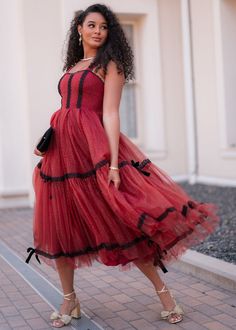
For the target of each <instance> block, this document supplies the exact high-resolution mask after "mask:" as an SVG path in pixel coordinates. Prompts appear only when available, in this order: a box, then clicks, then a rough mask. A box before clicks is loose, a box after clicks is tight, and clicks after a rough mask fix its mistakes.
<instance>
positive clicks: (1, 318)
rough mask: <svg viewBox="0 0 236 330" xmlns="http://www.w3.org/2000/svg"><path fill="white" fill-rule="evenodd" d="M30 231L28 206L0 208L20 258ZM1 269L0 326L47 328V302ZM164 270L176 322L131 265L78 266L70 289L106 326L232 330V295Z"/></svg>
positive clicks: (1, 223)
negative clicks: (181, 314) (179, 315)
mask: <svg viewBox="0 0 236 330" xmlns="http://www.w3.org/2000/svg"><path fill="white" fill-rule="evenodd" d="M31 230H32V210H31V209H14V210H0V239H1V240H2V241H4V242H5V243H6V244H7V245H8V246H9V247H11V248H12V249H13V250H14V251H15V252H16V253H17V254H18V255H19V256H20V257H21V258H23V259H25V257H26V248H27V247H28V246H31V245H32V232H31ZM31 260H32V265H33V267H34V269H36V270H37V271H38V272H39V273H40V274H41V275H43V276H44V277H45V278H47V279H48V280H49V281H50V282H51V283H53V284H54V285H55V286H56V287H58V288H59V289H60V283H59V279H58V276H57V273H56V272H55V271H54V270H53V269H51V268H49V267H48V266H46V265H45V264H42V265H39V264H37V263H36V262H35V260H34V258H32V259H31ZM0 269H1V271H0V280H1V282H0V283H1V284H0V329H1V330H4V329H51V327H50V326H49V322H48V317H49V314H50V311H51V307H50V306H48V305H47V304H46V303H45V302H44V301H43V300H42V298H41V297H39V296H38V295H37V294H36V293H35V291H34V290H33V289H32V288H31V287H29V285H28V284H27V283H25V282H24V280H23V279H22V278H21V277H19V275H17V274H16V273H15V272H14V270H13V269H12V268H11V267H10V266H8V264H7V263H6V262H5V261H4V260H3V259H1V258H0ZM168 269H169V272H168V273H167V274H165V275H164V274H163V275H162V274H161V276H162V277H163V279H164V280H165V282H166V283H167V284H168V286H169V288H170V289H171V290H172V292H173V294H174V295H175V297H176V299H177V300H178V302H179V303H180V304H181V305H182V306H183V307H184V309H185V312H186V316H185V319H184V321H183V322H181V323H179V324H178V325H170V324H168V323H167V322H166V321H161V320H159V313H160V311H161V305H160V303H159V301H158V298H157V296H156V294H155V291H154V289H153V287H152V285H151V284H150V282H149V281H148V280H147V279H146V278H145V277H144V276H143V275H142V274H141V272H140V271H139V270H137V269H136V268H133V269H132V270H130V271H124V272H121V271H120V270H119V269H118V268H117V267H106V266H104V265H100V264H95V265H94V266H93V267H90V268H89V267H86V268H83V269H80V270H77V271H76V274H75V288H76V290H77V293H78V296H79V298H80V301H81V308H82V310H83V311H84V312H85V313H86V314H87V315H88V316H90V317H91V318H92V319H93V320H95V321H96V322H97V323H99V324H100V325H101V326H103V328H104V329H105V330H116V329H117V330H128V329H140V330H143V329H145V330H152V329H162V330H168V329H172V330H178V329H187V330H189V329H191V330H195V329H196V330H203V329H213V330H227V329H236V308H235V306H236V295H235V294H233V293H231V292H229V291H227V290H224V289H223V288H219V287H217V286H215V285H213V284H210V283H207V282H204V281H202V280H199V279H197V278H195V277H192V276H189V275H185V274H184V273H181V272H179V271H176V270H174V269H173V268H172V267H171V266H168ZM65 329H66V328H65Z"/></svg>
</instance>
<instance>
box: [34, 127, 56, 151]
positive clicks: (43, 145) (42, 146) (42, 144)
mask: <svg viewBox="0 0 236 330" xmlns="http://www.w3.org/2000/svg"><path fill="white" fill-rule="evenodd" d="M52 133H53V128H52V127H51V126H50V127H49V128H48V129H47V130H46V132H45V133H44V134H43V136H42V137H41V139H40V141H39V143H38V144H37V146H36V148H37V149H38V150H39V151H40V152H45V151H47V149H48V147H49V143H50V140H51V137H52Z"/></svg>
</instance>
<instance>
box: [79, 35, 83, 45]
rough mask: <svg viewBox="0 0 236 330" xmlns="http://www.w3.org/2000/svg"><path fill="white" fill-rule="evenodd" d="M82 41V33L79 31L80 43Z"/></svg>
mask: <svg viewBox="0 0 236 330" xmlns="http://www.w3.org/2000/svg"><path fill="white" fill-rule="evenodd" d="M81 42H82V34H81V33H79V45H81Z"/></svg>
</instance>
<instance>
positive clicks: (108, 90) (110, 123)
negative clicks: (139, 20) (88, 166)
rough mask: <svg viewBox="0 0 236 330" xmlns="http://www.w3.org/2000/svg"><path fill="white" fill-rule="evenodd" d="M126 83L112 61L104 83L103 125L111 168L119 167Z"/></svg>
mask: <svg viewBox="0 0 236 330" xmlns="http://www.w3.org/2000/svg"><path fill="white" fill-rule="evenodd" d="M124 83H125V77H124V74H123V73H122V74H118V72H117V68H116V64H115V62H113V61H110V62H109V64H108V66H107V74H106V77H105V82H104V99H103V125H104V128H105V131H106V134H107V137H108V141H109V146H110V152H111V159H110V165H111V166H115V167H117V166H118V150H119V137H120V117H119V106H120V99H121V93H122V88H123V85H124Z"/></svg>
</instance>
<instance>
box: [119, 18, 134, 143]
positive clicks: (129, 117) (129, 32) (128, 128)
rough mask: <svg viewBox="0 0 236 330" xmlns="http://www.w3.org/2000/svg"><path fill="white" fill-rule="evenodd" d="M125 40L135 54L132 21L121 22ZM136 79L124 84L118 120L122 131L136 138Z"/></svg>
mask: <svg viewBox="0 0 236 330" xmlns="http://www.w3.org/2000/svg"><path fill="white" fill-rule="evenodd" d="M122 28H123V30H124V32H125V35H126V37H127V40H128V42H129V44H130V46H131V48H132V50H133V53H134V54H135V49H134V25H133V24H132V23H124V24H122ZM136 94H137V81H132V82H128V83H126V84H125V86H124V89H123V93H122V98H121V104H120V121H121V128H120V130H121V131H122V133H124V134H125V135H127V136H128V137H130V138H132V139H135V140H137V138H138V130H137V102H136Z"/></svg>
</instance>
